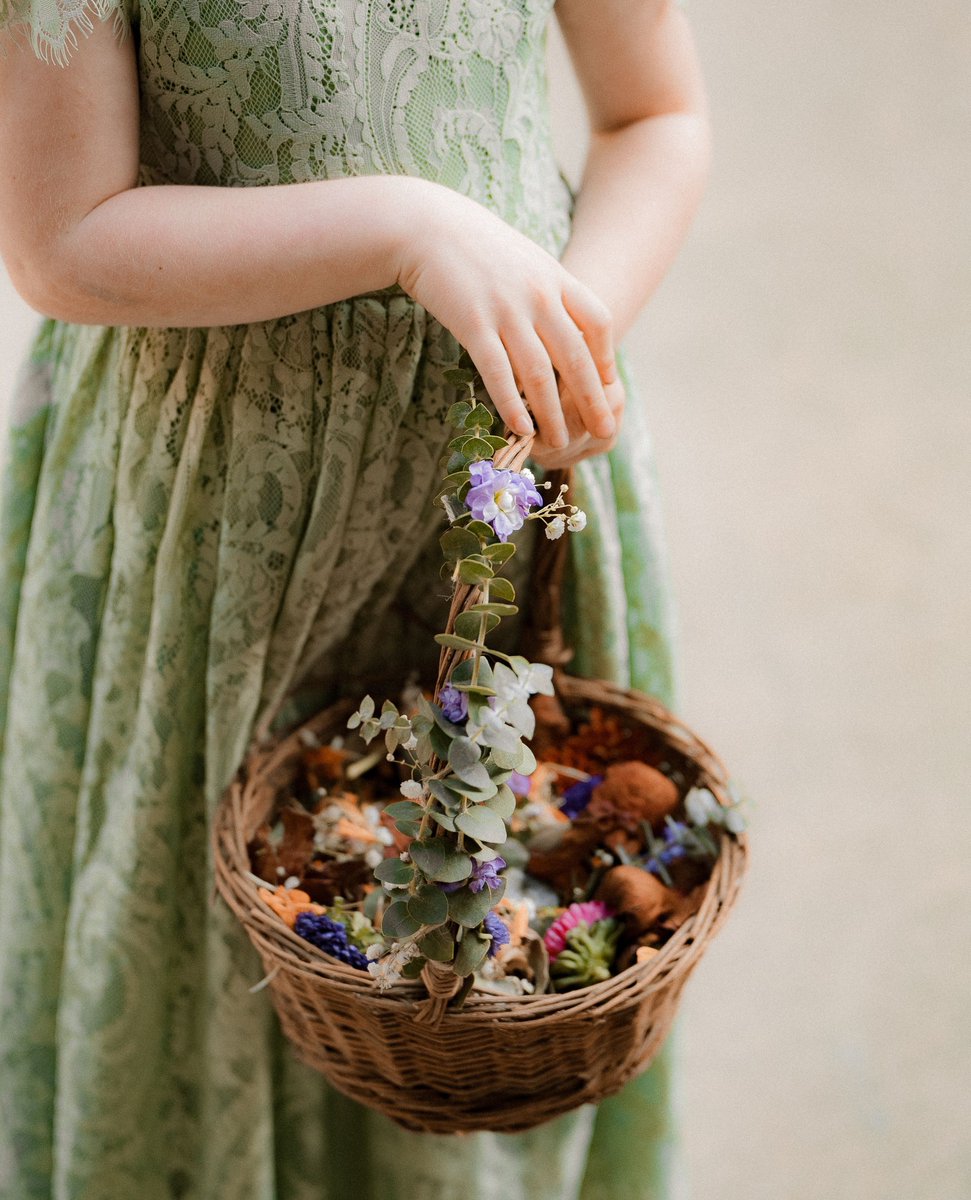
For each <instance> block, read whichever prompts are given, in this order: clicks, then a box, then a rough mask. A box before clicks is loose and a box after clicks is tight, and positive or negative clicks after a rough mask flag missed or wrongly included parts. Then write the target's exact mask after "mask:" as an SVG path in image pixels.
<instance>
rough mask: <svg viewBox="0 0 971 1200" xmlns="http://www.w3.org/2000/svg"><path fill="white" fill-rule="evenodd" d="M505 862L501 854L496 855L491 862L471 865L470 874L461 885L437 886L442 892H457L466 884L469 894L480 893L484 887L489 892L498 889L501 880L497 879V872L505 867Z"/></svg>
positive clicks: (447, 884) (444, 884) (441, 884)
mask: <svg viewBox="0 0 971 1200" xmlns="http://www.w3.org/2000/svg"><path fill="white" fill-rule="evenodd" d="M505 865H506V860H505V859H504V858H503V857H502V855H501V854H497V855H496V857H495V858H494V859H493V860H492V862H485V863H483V862H476V863H473V864H472V874H471V876H470V877H469V878H468V879H463V880H462V881H461V883H440V884H439V885H438V886H439V887H440V888H441V889H442V891H443V892H457V891H458V890H459V889H460V888H464V887H465V886H466V884H468V888H469V891H470V892H481V891H482V889H483V888H484V887H487V888H488V889H489V891H490V892H491V891H492V890H493V888H497V887H499V885H500V884H501V883H502V880H501V879H500V878H499V872H500V871H501V870H502V869H503V867H505Z"/></svg>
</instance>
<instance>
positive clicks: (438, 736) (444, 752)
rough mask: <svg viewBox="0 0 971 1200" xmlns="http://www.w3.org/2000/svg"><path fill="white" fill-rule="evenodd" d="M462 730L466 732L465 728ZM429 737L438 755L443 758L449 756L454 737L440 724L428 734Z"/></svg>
mask: <svg viewBox="0 0 971 1200" xmlns="http://www.w3.org/2000/svg"><path fill="white" fill-rule="evenodd" d="M443 719H444V718H443ZM462 732H463V733H464V732H465V731H464V730H463V731H462ZM428 738H429V741H430V742H431V744H432V748H433V749H434V751H435V753H436V754H437V755H438V757H439V758H441V759H446V758H448V749H449V746H451V744H452V739H451V737H450V736H449V735H448V734H447V733H446V732H445V730H444V729H442V728H441V726H440V725H436V726H435V728H434V729H433V730H432V731H431V733H430V734H429V735H428Z"/></svg>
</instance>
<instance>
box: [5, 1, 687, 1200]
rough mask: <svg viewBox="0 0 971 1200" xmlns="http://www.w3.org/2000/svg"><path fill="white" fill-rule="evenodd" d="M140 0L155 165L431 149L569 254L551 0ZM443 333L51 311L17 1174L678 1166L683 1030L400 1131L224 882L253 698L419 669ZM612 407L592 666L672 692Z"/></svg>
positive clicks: (645, 443)
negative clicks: (277, 1000) (358, 1084)
mask: <svg viewBox="0 0 971 1200" xmlns="http://www.w3.org/2000/svg"><path fill="white" fill-rule="evenodd" d="M120 3H121V0H100V8H99V11H98V14H97V15H98V16H99V17H101V18H111V17H112V16H113V17H114V18H115V19H117V20H118V22H119V25H120V26H124V25H128V26H130V27H131V29H132V30H133V31H134V33H135V37H136V39H137V40H136V45H137V52H138V71H139V79H140V84H141V107H142V125H141V157H142V169H141V180H142V182H143V183H146V184H148V183H154V184H159V183H163V184H180V183H196V184H208V185H217V186H221V187H256V186H260V185H262V184H276V183H281V182H289V181H299V180H307V179H321V178H332V177H336V176H345V175H352V174H367V173H397V174H411V175H420V176H423V177H426V178H430V179H435V180H438V181H440V182H442V183H444V184H447V185H448V186H451V187H453V188H456V189H458V190H459V191H461V192H464V193H466V194H468V195H470V196H473V197H475V198H476V199H477V200H479V201H480V202H481V203H483V204H484V205H487V206H488V207H489V208H491V209H493V210H494V211H496V212H497V213H499V214H501V215H502V216H503V217H504V218H505V219H506V220H508V221H509V222H510V223H511V224H513V225H515V226H517V227H518V228H519V229H521V230H523V231H524V232H525V233H527V234H528V235H529V236H531V237H533V238H534V239H535V240H536V241H538V242H539V243H541V244H542V245H543V246H545V247H547V248H548V249H549V250H551V251H553V252H559V251H561V250H562V248H563V246H564V244H565V242H566V239H567V237H568V234H569V228H570V207H571V196H570V193H569V191H568V189H567V187H566V186H565V184H564V183H563V181H562V179H561V176H560V174H559V172H558V170H557V166H556V163H555V161H554V157H553V151H552V147H551V139H550V129H549V120H548V112H547V100H546V80H545V75H544V70H545V67H544V42H545V31H546V26H547V22H548V20H549V17H550V10H551V7H552V4H551V0H287V2H285V3H283V2H281V0H141V3H140V4H139V3H138V0H135V3H134V6H133V8H131V9H120V8H119V9H118V10H117V11H116V10H115V7H114V6H115V5H116V4H120ZM86 21H87V18H86V16H85V10H84V6H83V3H82V0H0V23H4V24H8V25H11V26H18V27H20V28H21V29H24V30H26V32H27V33H28V34H29V35H30V36H31V37H32V40H33V44H34V47H35V49H37V51H38V52H39V53H42V54H44V55H45V56H46V57H50V58H55V59H63V58H64V57H66V56H67V54H68V52H69V51H70V49H71V48H72V45H73V43H74V41H75V30H78V31H80V30H81V29H83V27H84V25H85V22H86ZM457 353H458V348H457V346H456V344H455V341H454V339H453V338H452V336H451V335H450V334H448V333H447V332H445V331H444V330H443V329H442V327H441V326H440V325H439V324H438V323H437V322H436V321H435V320H433V319H432V318H430V317H429V316H428V315H427V313H426V312H425V311H424V310H423V309H421V308H420V307H418V306H417V305H416V304H415V303H414V302H413V301H411V300H410V299H409V298H408V297H407V296H405V295H404V294H402V293H400V292H399V291H395V290H394V289H392V290H390V291H388V292H385V293H379V294H372V295H367V296H363V297H358V298H355V299H352V300H348V301H345V302H341V303H338V304H333V305H330V306H328V307H326V308H321V309H317V310H314V311H309V312H302V313H297V314H295V315H292V316H288V317H284V318H281V319H279V320H273V321H267V322H263V323H259V324H254V325H240V326H233V327H228V328H210V329H139V328H94V327H80V326H73V325H67V324H61V323H57V322H50V321H47V322H44V323H43V325H42V326H41V328H40V330H39V333H38V336H37V338H36V341H35V343H34V345H33V349H32V352H31V354H30V356H29V359H28V361H27V362H26V363H25V365H24V368H23V371H22V373H21V376H20V379H19V384H18V386H17V388H16V391H15V394H14V396H13V397H12V400H11V401H10V403H9V404H8V405H7V409H8V419H9V437H8V447H7V462H6V464H5V467H4V475H3V486H4V495H3V506H2V524H0V733H2V735H3V741H2V743H0V750H2V780H0V1198H2V1200H352V1198H353V1200H372V1198H373V1200H378V1198H379V1197H380V1198H381V1200H573V1198H575V1197H579V1198H582V1200H608V1198H609V1200H660V1198H661V1197H665V1198H667V1197H670V1196H671V1195H672V1194H673V1191H674V1190H675V1188H676V1185H677V1184H678V1183H679V1181H680V1170H677V1169H676V1168H675V1165H674V1159H673V1154H674V1151H675V1148H676V1140H675V1122H674V1120H673V1119H672V1112H673V1108H672V1079H671V1070H670V1057H671V1051H670V1048H669V1049H667V1050H665V1052H664V1053H663V1054H662V1056H661V1058H660V1059H659V1060H658V1062H657V1064H656V1065H655V1066H654V1067H653V1068H652V1069H651V1070H650V1071H649V1072H648V1073H647V1074H646V1075H645V1076H643V1077H642V1078H641V1079H639V1080H638V1081H636V1082H635V1083H634V1084H632V1085H630V1086H629V1087H628V1088H627V1089H626V1091H624V1092H623V1093H622V1094H621V1095H620V1096H619V1097H617V1098H614V1099H613V1100H610V1101H608V1102H607V1103H605V1104H604V1105H602V1106H601V1107H600V1108H599V1109H597V1110H594V1109H592V1108H585V1109H581V1110H579V1111H577V1112H576V1113H574V1114H571V1115H569V1116H567V1117H566V1118H563V1119H561V1120H558V1121H555V1122H553V1123H551V1124H549V1125H546V1126H544V1127H542V1128H540V1129H538V1130H536V1131H535V1132H533V1133H530V1134H528V1135H523V1136H515V1137H508V1136H500V1135H479V1136H472V1137H463V1138H454V1139H452V1138H447V1137H432V1136H418V1135H414V1134H408V1133H404V1132H402V1131H401V1130H399V1129H398V1128H397V1127H395V1126H393V1125H392V1124H391V1123H390V1122H389V1121H387V1120H385V1119H384V1118H382V1117H379V1116H376V1115H375V1114H373V1113H371V1112H369V1111H366V1110H364V1109H362V1108H360V1107H358V1106H357V1105H355V1104H353V1103H352V1102H350V1101H348V1100H345V1099H343V1098H342V1097H340V1096H338V1095H336V1094H335V1093H333V1092H332V1091H331V1090H329V1089H328V1087H327V1086H326V1085H325V1084H324V1083H323V1081H322V1080H321V1079H320V1077H318V1076H317V1075H315V1074H313V1073H312V1072H310V1071H309V1070H308V1069H306V1068H304V1067H302V1066H300V1065H298V1064H297V1063H296V1061H295V1060H294V1059H293V1057H292V1056H291V1054H290V1052H289V1049H288V1047H287V1045H286V1044H285V1043H284V1042H283V1041H282V1039H281V1037H280V1035H279V1032H278V1028H277V1025H276V1023H275V1017H274V1015H273V1013H272V1009H271V1006H270V1003H269V1000H268V998H267V995H266V993H265V992H259V993H255V994H253V993H251V992H250V990H249V989H250V987H251V986H252V985H253V984H255V983H256V982H257V981H258V980H259V979H260V976H261V969H260V966H259V963H258V961H257V960H256V958H255V956H254V954H253V952H252V951H251V949H250V947H249V944H248V942H247V941H246V939H245V936H244V935H243V934H242V932H241V930H240V929H239V928H238V927H237V926H236V924H235V923H234V919H233V918H232V917H231V915H230V914H229V913H228V911H227V910H226V909H225V907H224V906H223V905H222V904H217V905H215V906H213V905H212V904H211V902H210V900H211V891H212V882H211V869H210V864H209V863H208V861H207V859H208V840H207V822H208V819H209V816H210V814H211V812H212V810H213V806H214V805H215V803H216V801H217V799H218V797H219V795H220V793H221V792H222V790H223V788H224V786H225V785H226V783H227V781H228V780H229V778H230V777H231V775H232V773H233V771H234V769H235V768H236V766H237V764H238V763H239V762H240V760H241V758H242V756H243V754H244V751H245V749H246V747H247V745H248V743H249V741H250V739H251V737H252V736H253V733H254V731H255V730H257V729H259V728H260V727H261V722H262V723H263V724H266V723H267V722H268V721H269V718H270V716H271V715H272V714H274V713H277V712H278V715H277V718H276V720H277V724H278V725H279V724H283V723H289V722H291V721H295V720H297V719H298V718H299V717H302V716H304V715H306V714H308V713H309V712H310V711H312V710H313V709H314V708H316V707H317V706H318V705H322V704H323V702H324V701H325V700H326V699H327V698H328V697H329V696H331V695H333V694H334V693H336V692H337V691H338V690H339V689H340V688H341V687H342V686H343V687H353V686H354V682H355V680H356V679H357V678H359V677H361V678H363V677H364V674H365V673H366V669H367V668H368V666H369V664H370V665H371V666H373V665H374V664H375V663H381V664H382V665H384V666H387V665H388V661H392V662H393V663H394V664H395V666H396V669H400V670H401V671H404V670H405V669H406V668H407V667H408V666H409V665H411V664H412V656H415V655H417V653H418V651H417V649H415V647H417V646H419V645H422V644H424V643H425V642H426V641H427V640H428V639H427V638H426V636H425V633H424V629H425V626H426V625H427V624H428V623H429V613H428V611H427V609H428V604H429V597H434V596H436V595H437V593H438V592H440V590H441V585H440V584H439V583H438V582H437V573H436V570H435V560H436V556H437V553H438V551H437V544H436V543H437V533H438V522H439V514H438V511H437V510H436V509H435V508H434V507H433V506H432V504H431V496H432V493H433V489H434V487H435V481H436V464H437V460H438V457H439V454H440V451H441V449H442V447H443V445H444V442H445V441H446V440H447V437H448V431H447V429H446V427H445V423H444V417H445V413H446V411H447V409H448V406H449V404H450V403H451V402H452V400H453V399H454V398H455V394H454V390H453V389H451V388H450V387H449V386H448V385H447V384H446V383H445V382H444V379H443V371H444V370H445V369H446V368H447V367H448V366H449V364H451V363H452V362H453V361H454V360H455V359H456V357H457ZM628 383H629V381H628ZM626 422H627V423H626V432H625V436H624V438H623V439H622V441H621V444H620V446H619V447H618V448H617V449H616V450H615V451H614V452H612V453H611V454H610V455H609V456H604V457H601V458H599V459H597V460H593V461H590V462H587V463H584V464H583V465H582V467H581V468H580V470H579V472H578V480H577V489H576V495H577V502H578V503H579V504H580V505H581V506H582V507H583V508H584V509H585V510H586V511H587V513H588V514H589V517H590V525H589V529H588V531H587V532H586V533H584V534H583V535H580V536H578V537H577V538H576V539H575V542H574V550H575V566H574V571H573V575H572V577H571V580H570V586H569V601H570V614H571V622H572V632H573V638H574V641H575V644H576V646H577V649H578V653H577V658H576V662H575V669H576V670H577V671H579V672H580V673H586V674H593V675H598V676H603V677H611V678H614V679H617V680H621V681H632V682H633V683H634V684H635V685H637V686H639V687H642V688H644V689H645V690H648V691H651V692H653V693H655V694H658V695H660V696H661V697H662V698H665V699H666V700H668V701H669V702H670V701H671V700H672V686H673V684H672V675H671V613H670V604H669V589H668V586H667V579H666V573H665V571H666V568H665V560H664V546H663V539H662V531H661V528H660V523H659V510H658V496H657V486H656V477H655V470H654V462H653V456H652V448H651V442H650V436H649V433H648V431H647V429H646V426H645V417H644V411H643V406H642V403H641V402H640V401H639V399H638V398H637V397H636V395H633V394H632V395H631V398H630V403H629V408H628V413H627V418H626ZM375 620H377V622H378V627H379V628H380V629H381V631H382V636H381V637H380V639H375V638H374V636H373V635H369V633H368V628H367V624H366V623H367V622H374V621H375ZM419 634H420V635H421V636H418V635H419ZM281 702H282V708H280V709H279V711H278V705H279V704H280V703H281Z"/></svg>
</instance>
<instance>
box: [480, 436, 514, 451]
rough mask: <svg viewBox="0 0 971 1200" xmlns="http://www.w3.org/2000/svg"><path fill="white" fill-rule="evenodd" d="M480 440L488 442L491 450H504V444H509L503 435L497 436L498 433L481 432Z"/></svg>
mask: <svg viewBox="0 0 971 1200" xmlns="http://www.w3.org/2000/svg"><path fill="white" fill-rule="evenodd" d="M482 440H483V441H484V442H488V443H489V445H490V446H491V447H492V448H493V450H505V448H506V446H508V445H509V443H508V442H507V441H506V439H505V438H504V437H499V435H498V434H495V433H486V434H483V436H482Z"/></svg>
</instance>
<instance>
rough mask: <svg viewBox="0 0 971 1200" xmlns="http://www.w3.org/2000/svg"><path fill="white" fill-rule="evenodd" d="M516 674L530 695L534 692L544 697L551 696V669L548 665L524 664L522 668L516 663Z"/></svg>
mask: <svg viewBox="0 0 971 1200" xmlns="http://www.w3.org/2000/svg"><path fill="white" fill-rule="evenodd" d="M516 674H517V675H518V676H519V678H520V679H521V680H522V683H523V686H524V687H525V688H526V690H527V691H528V692H529V694H530V695H532V694H533V693H534V692H540V693H542V695H544V696H552V695H553V668H552V667H551V666H549V664H548V663H526V665H525V666H522V665H521V664H520V663H518V662H517V664H516Z"/></svg>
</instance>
